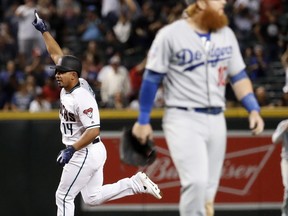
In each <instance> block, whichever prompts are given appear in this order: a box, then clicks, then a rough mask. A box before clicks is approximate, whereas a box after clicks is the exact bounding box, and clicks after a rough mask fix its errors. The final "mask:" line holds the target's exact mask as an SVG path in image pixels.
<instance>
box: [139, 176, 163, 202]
mask: <svg viewBox="0 0 288 216" xmlns="http://www.w3.org/2000/svg"><path fill="white" fill-rule="evenodd" d="M136 178H138V179H139V180H140V182H141V183H142V185H143V187H144V192H145V193H148V194H151V195H153V196H154V197H155V198H157V199H161V198H162V192H161V191H160V189H159V188H158V185H157V184H155V183H154V182H153V181H152V180H151V179H150V178H149V177H148V176H147V175H146V174H145V173H143V172H138V173H137V174H136Z"/></svg>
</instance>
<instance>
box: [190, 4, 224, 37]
mask: <svg viewBox="0 0 288 216" xmlns="http://www.w3.org/2000/svg"><path fill="white" fill-rule="evenodd" d="M195 22H196V23H198V24H199V26H200V28H202V29H205V30H207V31H212V32H213V31H216V30H218V29H221V28H223V27H224V26H227V25H228V18H227V16H226V15H225V14H221V15H219V14H218V13H217V12H216V11H215V10H213V9H211V8H207V9H205V10H204V11H203V12H202V13H201V14H199V16H196V17H195Z"/></svg>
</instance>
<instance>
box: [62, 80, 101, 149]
mask: <svg viewBox="0 0 288 216" xmlns="http://www.w3.org/2000/svg"><path fill="white" fill-rule="evenodd" d="M60 101H61V104H60V112H59V117H60V130H61V133H62V142H63V144H65V145H73V144H74V143H75V142H76V141H77V140H78V139H79V138H80V137H81V135H82V134H83V132H84V131H85V130H86V129H88V128H94V127H100V117H99V109H98V105H97V103H96V100H95V98H94V97H93V96H92V94H91V92H89V91H88V90H86V89H85V88H82V87H80V83H79V84H78V85H77V86H75V87H74V88H73V89H72V90H71V91H70V92H66V91H65V89H62V90H61V93H60Z"/></svg>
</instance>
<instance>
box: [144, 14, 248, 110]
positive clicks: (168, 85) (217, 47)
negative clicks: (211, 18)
mask: <svg viewBox="0 0 288 216" xmlns="http://www.w3.org/2000/svg"><path fill="white" fill-rule="evenodd" d="M146 67H147V69H150V70H152V71H155V72H158V73H165V74H166V76H165V79H164V83H163V84H164V97H165V102H166V105H167V106H183V107H208V106H220V107H225V87H226V83H227V78H228V77H229V76H233V75H235V74H237V73H239V72H240V71H242V70H243V69H244V68H245V64H244V61H243V58H242V55H241V52H240V49H239V45H238V42H237V40H236V37H235V35H234V33H233V32H232V30H231V29H230V28H229V27H224V28H222V29H220V30H218V31H217V32H213V33H211V36H210V41H204V42H203V41H202V39H201V37H200V36H199V35H198V34H197V33H196V32H195V31H194V30H193V29H192V28H191V26H190V25H189V24H188V23H187V21H186V20H185V19H182V20H179V21H176V22H174V23H172V24H170V25H167V26H166V27H164V28H163V29H161V30H160V31H159V32H158V34H157V36H156V38H155V39H154V41H153V43H152V46H151V48H150V50H149V54H148V59H147V64H146Z"/></svg>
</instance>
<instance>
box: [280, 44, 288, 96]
mask: <svg viewBox="0 0 288 216" xmlns="http://www.w3.org/2000/svg"><path fill="white" fill-rule="evenodd" d="M281 63H282V65H283V68H284V71H285V86H284V87H283V92H284V93H288V45H287V48H286V50H285V52H284V53H283V54H282V56H281Z"/></svg>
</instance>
